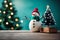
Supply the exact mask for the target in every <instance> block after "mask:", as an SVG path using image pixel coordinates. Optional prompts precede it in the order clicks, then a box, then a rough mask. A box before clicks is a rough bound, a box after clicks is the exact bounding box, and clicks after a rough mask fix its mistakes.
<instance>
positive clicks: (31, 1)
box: [0, 0, 60, 30]
mask: <svg viewBox="0 0 60 40" xmlns="http://www.w3.org/2000/svg"><path fill="white" fill-rule="evenodd" d="M2 1H3V0H0V7H1V6H2ZM12 1H13V4H14V5H15V8H16V10H17V16H18V17H19V18H20V19H21V20H23V23H22V24H21V25H22V27H23V28H22V30H29V22H30V20H31V15H32V11H33V10H34V8H38V9H39V12H40V17H41V16H42V15H43V14H44V12H45V10H46V5H50V8H51V11H52V13H53V15H54V18H55V20H56V26H55V27H57V29H58V30H60V0H12ZM25 16H26V17H28V19H29V20H28V19H25Z"/></svg>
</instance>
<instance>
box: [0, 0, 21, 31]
mask: <svg viewBox="0 0 60 40" xmlns="http://www.w3.org/2000/svg"><path fill="white" fill-rule="evenodd" d="M16 12H17V11H16V10H15V7H14V5H13V3H12V0H3V3H2V8H1V9H0V29H3V30H20V29H21V26H20V19H19V18H18V17H16Z"/></svg>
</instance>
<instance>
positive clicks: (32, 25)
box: [29, 13, 41, 32]
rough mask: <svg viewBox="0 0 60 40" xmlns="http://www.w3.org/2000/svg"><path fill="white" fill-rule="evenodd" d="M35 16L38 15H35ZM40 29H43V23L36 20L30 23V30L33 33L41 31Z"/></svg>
mask: <svg viewBox="0 0 60 40" xmlns="http://www.w3.org/2000/svg"><path fill="white" fill-rule="evenodd" d="M35 15H36V13H35ZM32 16H34V15H32ZM36 16H38V15H36ZM40 27H41V22H40V21H36V20H35V19H32V20H31V21H30V23H29V29H30V31H32V32H35V31H39V30H40Z"/></svg>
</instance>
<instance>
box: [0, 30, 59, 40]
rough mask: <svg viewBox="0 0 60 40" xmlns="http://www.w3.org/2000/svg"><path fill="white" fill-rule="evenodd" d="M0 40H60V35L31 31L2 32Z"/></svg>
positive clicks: (0, 32)
mask: <svg viewBox="0 0 60 40" xmlns="http://www.w3.org/2000/svg"><path fill="white" fill-rule="evenodd" d="M0 40H60V33H32V32H30V31H26V30H25V31H18V30H17V31H3V32H2V31H0Z"/></svg>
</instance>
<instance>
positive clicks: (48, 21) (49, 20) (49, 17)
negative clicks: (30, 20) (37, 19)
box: [42, 5, 56, 27]
mask: <svg viewBox="0 0 60 40" xmlns="http://www.w3.org/2000/svg"><path fill="white" fill-rule="evenodd" d="M42 23H43V24H45V25H47V26H48V27H49V26H51V25H55V23H56V22H55V19H54V17H53V14H52V13H51V10H50V8H49V5H47V9H46V12H45V14H44V16H43V21H42Z"/></svg>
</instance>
